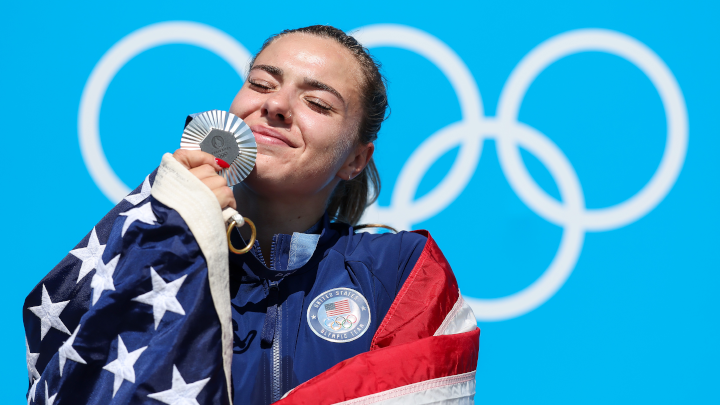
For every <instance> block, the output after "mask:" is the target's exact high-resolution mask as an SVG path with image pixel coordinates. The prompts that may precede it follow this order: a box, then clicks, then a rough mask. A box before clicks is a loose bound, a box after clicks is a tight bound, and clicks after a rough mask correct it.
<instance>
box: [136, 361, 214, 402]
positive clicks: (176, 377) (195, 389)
mask: <svg viewBox="0 0 720 405" xmlns="http://www.w3.org/2000/svg"><path fill="white" fill-rule="evenodd" d="M208 381H210V377H208V378H206V379H204V380H200V381H196V382H194V383H190V384H186V383H185V380H183V378H182V375H180V372H179V371H178V369H177V366H176V365H174V364H173V376H172V388H170V389H169V390H167V391H160V392H158V393H155V394H148V397H149V398H152V399H156V400H158V401H160V402H164V403H166V404H168V405H200V403H198V401H197V399H196V398H197V396H198V395H199V394H200V391H202V389H203V388H205V385H206V384H207V383H208Z"/></svg>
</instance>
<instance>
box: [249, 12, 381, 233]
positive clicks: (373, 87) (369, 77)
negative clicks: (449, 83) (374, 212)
mask: <svg viewBox="0 0 720 405" xmlns="http://www.w3.org/2000/svg"><path fill="white" fill-rule="evenodd" d="M294 33H302V34H310V35H315V36H317V37H320V38H328V39H332V40H334V41H335V42H337V43H339V44H340V45H342V46H343V47H345V49H347V50H348V51H350V53H352V54H353V55H354V56H355V60H356V61H357V62H358V64H359V65H360V72H361V75H362V78H361V86H362V89H361V92H360V95H361V96H360V97H361V102H362V112H363V113H362V118H361V119H360V125H359V126H358V138H357V141H358V142H360V143H361V144H363V145H365V144H368V143H370V142H373V141H375V140H376V139H377V136H378V132H380V127H381V126H382V123H383V121H385V119H386V115H385V113H386V111H387V110H388V108H389V106H388V99H387V84H386V80H385V78H384V77H383V75H382V74H381V73H380V67H381V65H380V62H378V61H377V60H375V58H373V57H372V55H370V52H368V50H367V48H365V47H364V46H362V44H360V43H359V42H358V41H357V40H356V39H355V38H353V37H352V36H350V35H348V34H346V33H345V32H343V31H342V30H339V29H337V28H335V27H332V26H330V25H312V26H309V27H304V28H296V29H291V30H284V31H282V32H281V33H279V34H275V35H273V36H271V37H270V38H268V39H267V40H265V42H264V43H263V45H262V48H260V51H258V53H256V54H255V57H254V58H253V60H252V63H251V65H250V66H252V65H254V64H255V58H257V56H258V55H259V54H260V53H261V52H262V51H263V50H265V48H267V47H268V45H270V44H272V43H273V42H275V41H276V40H277V39H279V38H282V37H283V36H285V35H288V34H294ZM379 194H380V174H379V173H378V170H377V167H376V166H375V162H374V161H373V160H372V159H370V162H368V164H367V166H366V167H365V169H364V170H363V171H362V172H361V173H360V174H359V175H357V177H355V178H354V179H352V180H340V183H339V184H338V185H337V187H336V188H335V190H334V191H333V193H332V195H331V196H330V201H329V202H328V206H327V211H328V213H329V214H330V216H331V217H332V218H333V219H335V220H337V221H341V222H347V223H349V224H351V225H355V224H357V222H358V221H359V220H360V217H362V214H363V212H364V211H365V208H367V206H369V205H370V204H372V203H374V202H375V200H377V197H378V195H379Z"/></svg>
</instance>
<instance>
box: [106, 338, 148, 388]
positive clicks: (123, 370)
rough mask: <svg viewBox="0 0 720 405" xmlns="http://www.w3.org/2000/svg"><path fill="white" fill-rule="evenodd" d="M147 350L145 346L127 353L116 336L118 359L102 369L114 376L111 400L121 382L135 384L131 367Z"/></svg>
mask: <svg viewBox="0 0 720 405" xmlns="http://www.w3.org/2000/svg"><path fill="white" fill-rule="evenodd" d="M147 348H148V347H147V346H145V347H141V348H139V349H137V350H135V351H132V352H130V353H128V351H127V347H125V343H123V340H122V338H121V337H120V335H118V357H117V359H115V360H113V361H111V362H110V363H108V364H107V365H106V366H105V367H103V370H107V371H109V372H111V373H113V374H115V381H114V382H113V398H114V397H115V394H116V393H117V391H118V389H119V388H120V385H122V382H123V380H128V381H130V382H131V383H133V384H134V383H135V369H134V368H133V367H134V366H135V362H136V361H137V359H138V357H140V355H141V354H142V352H144V351H145V349H147Z"/></svg>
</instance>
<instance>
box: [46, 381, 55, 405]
mask: <svg viewBox="0 0 720 405" xmlns="http://www.w3.org/2000/svg"><path fill="white" fill-rule="evenodd" d="M56 396H57V392H56V393H55V395H53V396H50V395H48V388H47V381H45V405H53V402H55V397H56Z"/></svg>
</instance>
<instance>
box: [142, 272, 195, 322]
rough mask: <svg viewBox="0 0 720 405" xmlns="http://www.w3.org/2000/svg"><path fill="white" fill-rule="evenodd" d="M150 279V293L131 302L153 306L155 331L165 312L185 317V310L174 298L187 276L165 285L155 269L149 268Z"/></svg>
mask: <svg viewBox="0 0 720 405" xmlns="http://www.w3.org/2000/svg"><path fill="white" fill-rule="evenodd" d="M150 277H151V278H152V286H153V289H152V291H148V292H146V293H145V294H142V295H139V296H137V297H135V298H133V299H132V300H133V301H138V302H142V303H143V304H148V305H152V306H153V317H154V318H155V329H156V330H157V327H158V325H159V324H160V320H161V319H162V317H163V316H165V311H170V312H175V313H176V314H180V315H185V310H184V309H183V307H182V306H181V305H180V302H179V301H178V300H177V298H176V297H175V296H176V295H177V293H178V290H180V286H182V283H183V282H184V281H185V278H186V277H187V275H184V276H182V277H180V278H179V279H177V280H175V281H171V282H169V283H166V282H165V280H163V279H162V277H160V276H159V275H158V274H157V272H156V271H155V269H153V268H152V267H150Z"/></svg>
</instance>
